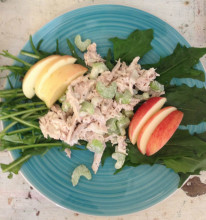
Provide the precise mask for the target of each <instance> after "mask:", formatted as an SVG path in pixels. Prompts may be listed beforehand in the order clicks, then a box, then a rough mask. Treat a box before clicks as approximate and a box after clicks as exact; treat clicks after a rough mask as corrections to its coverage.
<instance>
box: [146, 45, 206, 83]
mask: <svg viewBox="0 0 206 220" xmlns="http://www.w3.org/2000/svg"><path fill="white" fill-rule="evenodd" d="M204 54H206V48H194V47H190V48H187V47H186V46H181V45H180V44H177V47H176V48H175V50H174V52H173V53H172V54H171V55H169V56H167V57H164V58H161V59H160V60H159V62H158V63H155V64H148V65H143V67H144V68H146V69H149V68H151V67H153V68H156V72H157V73H159V74H160V77H159V78H158V81H159V82H160V83H162V84H164V85H165V86H167V85H169V83H170V81H171V79H172V78H193V79H198V80H201V81H205V75H204V72H203V71H201V70H197V69H194V65H195V64H197V63H198V62H199V59H200V58H201V57H202V56H203V55H204Z"/></svg>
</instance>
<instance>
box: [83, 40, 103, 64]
mask: <svg viewBox="0 0 206 220" xmlns="http://www.w3.org/2000/svg"><path fill="white" fill-rule="evenodd" d="M96 48H97V45H96V44H95V43H93V44H90V45H89V46H88V47H87V53H85V54H84V61H85V63H86V65H87V66H92V64H93V63H97V62H104V60H103V59H102V57H101V56H100V55H99V54H98V53H97V51H96Z"/></svg>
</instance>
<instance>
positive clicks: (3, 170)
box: [2, 154, 32, 173]
mask: <svg viewBox="0 0 206 220" xmlns="http://www.w3.org/2000/svg"><path fill="white" fill-rule="evenodd" d="M31 157H32V155H31V154H27V155H25V156H21V157H20V158H18V159H17V160H15V161H13V162H12V163H11V164H10V165H9V166H7V167H6V168H5V169H3V168H2V172H3V173H5V172H8V171H9V170H11V169H12V168H14V167H16V166H18V165H19V164H22V163H23V162H26V161H27V160H28V159H29V158H31Z"/></svg>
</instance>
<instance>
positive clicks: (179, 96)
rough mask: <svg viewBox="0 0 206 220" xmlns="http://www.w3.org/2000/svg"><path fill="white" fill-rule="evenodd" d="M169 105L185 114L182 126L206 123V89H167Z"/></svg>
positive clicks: (182, 86) (184, 87) (179, 87)
mask: <svg viewBox="0 0 206 220" xmlns="http://www.w3.org/2000/svg"><path fill="white" fill-rule="evenodd" d="M165 96H166V98H167V103H166V104H167V105H172V106H175V107H176V108H177V109H179V110H180V111H182V112H183V113H184V117H183V120H182V122H181V124H182V125H188V124H199V123H200V122H202V121H206V111H205V109H206V89H205V88H197V87H193V88H190V87H188V86H186V85H181V86H172V87H169V88H167V89H166V94H165Z"/></svg>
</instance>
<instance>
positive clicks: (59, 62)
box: [35, 55, 77, 97]
mask: <svg viewBox="0 0 206 220" xmlns="http://www.w3.org/2000/svg"><path fill="white" fill-rule="evenodd" d="M76 60H77V59H76V58H74V57H72V56H70V55H64V56H59V57H58V58H57V59H55V60H53V61H52V62H51V63H48V64H47V65H46V66H45V67H44V69H42V71H41V72H40V73H39V75H38V78H37V79H36V82H35V93H36V95H37V96H38V97H40V96H41V94H39V91H41V92H42V88H43V87H44V82H45V81H46V80H47V78H49V77H50V76H51V75H52V74H53V72H55V71H56V70H58V69H59V68H61V67H62V66H65V65H67V64H73V63H75V62H76Z"/></svg>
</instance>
